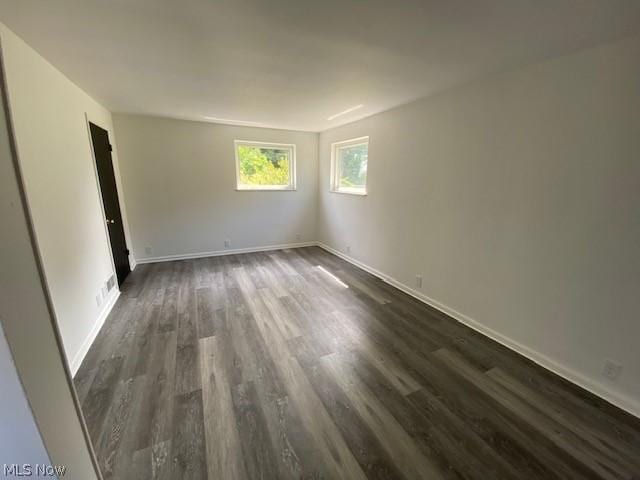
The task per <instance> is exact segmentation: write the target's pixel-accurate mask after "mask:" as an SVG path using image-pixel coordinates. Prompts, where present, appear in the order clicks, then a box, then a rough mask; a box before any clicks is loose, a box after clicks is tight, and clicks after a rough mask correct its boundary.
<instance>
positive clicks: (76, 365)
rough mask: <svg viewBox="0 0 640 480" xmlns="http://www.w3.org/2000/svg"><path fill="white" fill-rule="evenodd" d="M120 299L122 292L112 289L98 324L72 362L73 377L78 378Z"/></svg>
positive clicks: (92, 329)
mask: <svg viewBox="0 0 640 480" xmlns="http://www.w3.org/2000/svg"><path fill="white" fill-rule="evenodd" d="M118 297H120V290H119V289H118V288H114V289H112V290H111V294H110V295H109V296H108V297H107V301H106V302H105V303H104V306H103V308H102V311H101V312H100V315H98V318H97V320H96V322H95V323H94V324H93V328H91V331H90V332H89V335H87V338H85V339H84V342H82V346H81V347H80V350H78V352H77V353H76V354H75V356H74V357H73V360H71V364H70V365H69V368H70V369H71V375H72V376H74V377H75V376H76V373H77V372H78V369H79V368H80V365H82V361H83V360H84V357H85V356H86V355H87V352H88V351H89V348H91V345H92V344H93V341H94V340H95V339H96V337H97V336H98V332H99V331H100V329H101V328H102V325H104V321H105V320H106V319H107V317H108V316H109V313H111V310H112V309H113V306H114V305H115V304H116V300H118Z"/></svg>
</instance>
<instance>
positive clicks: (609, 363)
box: [602, 358, 622, 380]
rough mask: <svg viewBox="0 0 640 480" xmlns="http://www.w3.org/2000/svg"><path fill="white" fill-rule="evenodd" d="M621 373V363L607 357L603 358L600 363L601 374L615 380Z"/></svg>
mask: <svg viewBox="0 0 640 480" xmlns="http://www.w3.org/2000/svg"><path fill="white" fill-rule="evenodd" d="M621 373H622V365H621V364H620V363H618V362H615V361H613V360H610V359H608V358H605V359H604V364H603V365H602V375H604V376H605V377H607V378H608V379H609V380H617V379H618V377H619V376H620V374H621Z"/></svg>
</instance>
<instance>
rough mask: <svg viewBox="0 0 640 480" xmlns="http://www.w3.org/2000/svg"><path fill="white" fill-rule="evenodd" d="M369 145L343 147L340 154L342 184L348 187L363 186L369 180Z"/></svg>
mask: <svg viewBox="0 0 640 480" xmlns="http://www.w3.org/2000/svg"><path fill="white" fill-rule="evenodd" d="M368 150H369V148H368V145H367V144H362V145H354V146H353V147H346V148H341V149H340V150H339V155H340V186H341V187H348V188H362V187H364V186H365V184H366V181H367V157H368Z"/></svg>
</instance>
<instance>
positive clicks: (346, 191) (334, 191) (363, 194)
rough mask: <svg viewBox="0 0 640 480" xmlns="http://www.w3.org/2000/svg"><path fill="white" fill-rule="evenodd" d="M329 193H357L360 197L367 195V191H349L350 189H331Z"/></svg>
mask: <svg viewBox="0 0 640 480" xmlns="http://www.w3.org/2000/svg"><path fill="white" fill-rule="evenodd" d="M329 193H341V194H343V195H356V196H358V197H366V196H367V192H349V191H348V190H329Z"/></svg>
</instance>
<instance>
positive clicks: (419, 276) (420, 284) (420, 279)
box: [416, 275, 422, 288]
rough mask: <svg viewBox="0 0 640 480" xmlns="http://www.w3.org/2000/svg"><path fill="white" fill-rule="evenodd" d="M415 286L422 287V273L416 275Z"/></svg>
mask: <svg viewBox="0 0 640 480" xmlns="http://www.w3.org/2000/svg"><path fill="white" fill-rule="evenodd" d="M416 288H422V275H416Z"/></svg>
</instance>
